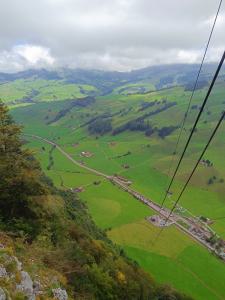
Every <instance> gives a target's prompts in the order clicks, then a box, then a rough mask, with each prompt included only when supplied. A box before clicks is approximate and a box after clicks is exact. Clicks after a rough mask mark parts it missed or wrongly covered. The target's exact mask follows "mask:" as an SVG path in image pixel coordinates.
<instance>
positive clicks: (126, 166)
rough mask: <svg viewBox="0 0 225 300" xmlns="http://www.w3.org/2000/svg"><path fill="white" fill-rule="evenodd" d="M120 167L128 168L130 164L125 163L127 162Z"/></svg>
mask: <svg viewBox="0 0 225 300" xmlns="http://www.w3.org/2000/svg"><path fill="white" fill-rule="evenodd" d="M122 167H123V168H124V169H129V168H130V166H129V165H127V164H123V165H122Z"/></svg>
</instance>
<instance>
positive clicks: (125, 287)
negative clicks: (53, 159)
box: [0, 103, 190, 300]
mask: <svg viewBox="0 0 225 300" xmlns="http://www.w3.org/2000/svg"><path fill="white" fill-rule="evenodd" d="M0 178H1V181H0V214H1V219H0V229H1V232H0V243H1V247H0V262H1V274H3V273H4V276H3V275H2V276H1V278H0V287H1V291H0V292H1V293H2V295H3V296H2V297H5V298H1V299H17V300H19V299H20V300H22V299H104V300H107V299H134V300H135V299H140V300H141V299H146V300H147V299H148V300H151V299H154V300H157V299H158V300H176V299H177V300H178V299H179V300H184V299H190V298H189V297H186V296H184V295H181V294H180V293H177V292H176V291H174V290H173V289H172V288H170V287H169V286H160V285H158V284H157V283H155V282H154V281H153V279H152V278H151V277H150V276H149V275H148V274H146V273H145V272H144V271H143V270H141V269H140V267H139V266H138V265H137V264H136V263H135V262H133V261H131V260H130V259H128V258H127V257H126V255H125V253H124V251H123V250H122V249H120V248H118V247H115V246H114V245H113V244H112V242H111V241H110V240H109V239H108V238H107V237H106V235H105V233H104V231H102V230H100V229H98V228H97V227H96V225H95V224H94V222H93V221H92V219H91V217H90V216H89V214H88V212H87V209H86V206H85V205H84V204H83V203H82V202H80V200H79V199H78V197H77V196H75V194H74V193H72V192H69V191H62V190H61V191H60V190H58V189H56V188H55V187H54V185H53V184H52V182H51V180H49V179H48V178H46V176H45V175H44V174H43V172H42V170H41V168H40V165H39V163H38V162H37V161H36V159H35V158H34V157H33V154H32V153H31V152H30V151H28V150H27V149H26V141H25V140H24V139H22V138H21V128H20V127H19V126H17V125H16V124H15V123H14V122H13V120H12V118H11V117H10V115H9V113H8V110H7V108H6V106H5V105H4V104H2V103H1V104H0ZM15 256H16V257H18V258H16V259H15V258H14V257H15ZM18 259H19V260H20V261H22V263H23V268H24V269H25V270H26V271H28V272H29V274H30V276H31V278H32V279H33V280H35V282H36V285H38V288H36V289H34V290H33V294H32V295H31V294H30V291H29V293H28V291H27V290H26V289H21V286H22V284H23V279H24V278H23V276H24V271H21V268H19V267H18V266H16V265H15V261H18ZM3 269H4V271H5V272H3V271H2V270H3ZM25 273H26V272H25ZM37 282H38V284H37ZM57 289H58V291H61V292H62V293H61V294H60V293H58V294H57V292H56V290H57ZM65 290H66V292H65ZM4 295H5V296H4ZM60 295H61V296H60ZM62 295H63V297H64V298H62ZM67 295H68V296H67ZM6 297H7V298H6ZM10 297H11V298H10ZM32 297H33V298H32ZM60 297H61V298H60Z"/></svg>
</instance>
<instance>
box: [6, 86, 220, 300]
mask: <svg viewBox="0 0 225 300" xmlns="http://www.w3.org/2000/svg"><path fill="white" fill-rule="evenodd" d="M134 86H135V89H136V88H138V86H136V85H134ZM134 86H132V84H131V89H132V93H131V94H129V95H128V94H126V93H123V92H122V93H121V92H120V93H119V92H118V89H117V90H115V91H114V92H113V93H112V94H110V95H107V96H101V97H100V96H99V97H97V98H96V102H95V103H94V104H92V105H89V106H87V107H74V108H72V109H71V110H69V111H68V113H67V114H66V115H64V116H63V117H61V118H60V119H58V120H57V121H56V122H54V123H52V124H51V125H49V124H48V121H49V120H52V119H53V118H54V117H55V116H56V115H57V114H58V113H59V112H60V111H61V110H62V109H64V108H66V107H68V105H69V102H70V101H69V100H64V101H52V102H49V101H48V100H49V99H47V98H46V101H41V102H39V103H38V102H37V103H33V104H32V105H28V106H22V107H17V106H15V107H12V114H13V116H14V118H15V119H16V120H17V121H18V122H20V123H21V124H23V126H24V131H25V132H26V133H32V134H37V135H40V136H42V137H46V138H49V139H51V140H54V141H55V142H57V143H58V144H60V145H61V146H62V147H63V148H64V149H65V150H66V151H67V152H68V153H70V155H71V156H72V157H73V158H74V159H76V160H78V161H83V163H84V164H86V165H87V166H90V167H92V168H96V169H97V170H99V171H102V172H105V173H107V174H109V175H110V174H111V175H112V174H119V175H121V176H124V177H126V178H127V179H129V180H131V181H132V185H131V186H132V188H134V189H136V190H137V191H139V192H141V193H143V194H144V195H146V196H147V197H149V198H151V199H153V200H154V201H155V202H158V203H160V202H161V201H162V197H163V194H164V192H165V190H166V187H167V183H168V179H169V176H171V174H172V171H173V169H174V168H175V165H176V161H177V159H178V157H179V153H180V152H181V150H182V147H183V145H184V143H185V140H186V138H187V135H188V133H189V130H190V128H191V124H192V121H193V119H194V118H195V116H196V115H197V113H198V111H199V108H198V106H199V105H200V102H201V100H202V99H203V97H204V95H205V93H206V89H205V88H204V89H202V90H199V91H197V92H196V94H195V97H194V99H193V106H192V107H191V110H190V114H189V115H188V118H187V122H186V124H185V130H184V132H183V135H182V139H181V143H180V145H179V147H178V149H177V150H178V151H177V153H176V155H174V158H173V159H174V163H173V165H172V169H171V172H170V173H169V175H168V172H169V169H170V168H169V167H170V164H171V159H172V156H173V155H172V153H173V151H174V147H175V144H176V139H177V135H178V133H179V131H178V130H175V131H174V132H172V133H171V134H170V135H169V136H167V137H165V138H164V139H162V138H160V137H159V136H158V135H157V133H154V134H153V135H151V136H150V137H147V136H145V134H144V132H140V131H129V130H126V131H124V132H122V133H120V134H118V135H112V134H111V133H109V134H106V135H103V136H96V135H90V134H89V132H88V129H87V126H85V125H84V124H86V123H87V122H90V120H91V119H92V118H93V117H96V116H102V115H104V114H106V113H107V114H110V115H112V117H111V122H112V126H113V128H116V127H118V126H121V125H123V124H125V123H126V122H129V121H131V120H134V119H135V118H137V117H141V116H143V115H144V114H150V113H152V112H154V111H156V110H157V109H160V108H162V107H163V106H164V103H163V99H166V102H167V103H172V102H174V101H176V105H174V106H172V107H169V108H168V109H165V110H164V111H162V112H160V113H155V114H153V115H151V116H150V117H146V118H145V121H146V122H147V121H148V122H149V123H150V124H151V125H152V126H157V127H158V128H162V127H163V126H177V125H179V123H180V122H181V120H182V118H183V115H184V112H185V109H186V107H187V101H188V99H189V97H190V92H188V91H185V90H184V89H183V88H182V87H174V88H170V89H166V90H162V91H153V92H150V93H145V94H134V93H133V92H134V91H135V89H134ZM128 87H129V88H130V85H128V86H127V85H126V86H124V88H125V90H124V91H127V88H128ZM142 87H143V86H142ZM149 88H150V87H149ZM46 91H47V92H48V91H49V95H52V94H53V92H52V90H51V89H50V88H49V87H46ZM67 92H68V93H70V89H69V88H68V91H67ZM43 93H44V92H43ZM224 93H225V88H224V85H223V84H221V83H218V84H217V86H216V89H215V91H213V93H212V95H211V97H210V101H209V103H208V106H207V108H206V109H205V111H204V114H203V116H202V118H201V120H200V124H199V126H198V130H197V132H196V133H195V135H194V139H193V142H192V143H191V147H190V148H189V149H188V152H187V154H186V156H185V159H184V162H183V164H182V166H181V169H180V170H179V173H178V176H177V177H176V180H175V183H174V185H173V186H172V190H171V191H172V193H173V194H172V196H171V197H170V198H168V199H167V201H166V205H167V206H168V207H171V205H172V204H173V201H175V200H176V197H177V195H178V193H179V191H180V189H181V187H182V185H183V183H184V181H185V179H186V178H187V176H188V173H189V172H190V170H191V168H192V167H193V165H194V163H195V160H196V158H197V157H198V155H199V154H200V152H201V150H202V148H203V146H204V143H205V140H206V139H207V137H209V135H210V132H211V130H212V128H213V126H214V125H215V121H216V119H217V118H218V117H219V116H220V113H221V111H222V110H223V107H224V100H223V99H224V97H223V95H224ZM52 100H54V99H53V98H52ZM57 100H59V99H57ZM38 101H39V100H38ZM155 101H156V103H155V104H154V105H152V106H148V107H147V108H144V110H142V107H143V105H142V104H143V102H145V103H153V102H155ZM224 134H225V126H224V123H223V125H222V127H221V129H220V130H219V132H218V135H217V136H216V138H215V139H214V141H213V143H212V145H211V146H210V148H209V150H208V151H207V153H206V156H205V157H204V158H205V159H209V160H210V161H211V162H212V163H213V165H212V166H211V167H207V166H205V165H203V164H201V165H200V166H199V168H198V170H197V172H196V174H195V176H194V178H193V180H192V181H191V184H190V185H189V186H188V189H187V191H186V192H185V194H184V195H183V197H182V199H181V202H180V205H182V206H183V207H184V208H185V209H187V211H186V212H187V213H190V214H193V215H196V216H199V215H203V216H205V217H208V218H210V219H211V220H214V223H213V224H212V228H213V229H214V230H216V232H217V233H218V234H219V235H220V236H221V237H223V238H225V218H223V217H224V216H225V200H224V183H223V181H221V179H225V161H224V159H223V153H224ZM27 145H28V146H29V147H30V148H31V149H34V151H35V153H36V155H37V157H38V159H39V160H40V162H41V164H42V167H43V169H44V170H45V172H46V174H47V175H48V176H49V177H51V178H52V180H53V181H54V183H55V184H56V185H57V186H58V187H60V188H66V189H69V188H76V187H80V186H83V188H84V191H83V192H82V193H80V194H79V196H80V198H81V199H82V200H83V201H85V202H86V203H87V206H88V208H89V210H90V212H91V214H92V216H93V218H94V220H95V222H96V223H97V224H98V225H99V226H100V227H101V228H103V229H105V230H107V232H108V235H109V237H110V238H111V239H112V240H113V241H114V242H116V243H118V244H119V245H121V247H123V248H124V249H125V250H126V252H127V254H128V255H129V256H130V257H132V258H133V259H134V260H136V261H138V262H139V264H140V265H141V266H142V267H143V268H144V269H145V270H147V271H149V272H150V273H151V274H152V275H153V276H154V277H155V278H156V279H157V280H158V281H160V282H164V283H165V282H167V283H170V284H172V285H173V286H174V287H176V288H177V289H179V290H181V291H184V292H186V293H188V294H190V295H192V296H193V297H195V298H196V299H198V300H205V299H210V300H211V299H212V300H214V299H225V298H224V290H225V284H224V280H223V278H224V275H225V266H224V264H223V263H222V262H221V261H219V260H218V259H217V258H215V257H214V256H213V255H212V254H210V253H209V252H208V251H207V250H206V249H204V248H203V247H202V246H200V245H198V244H197V243H196V242H194V241H193V240H191V239H190V238H189V237H188V236H186V235H184V234H183V233H182V232H180V231H178V230H177V229H176V228H174V227H170V228H168V229H166V230H165V231H164V232H163V236H162V237H161V238H160V240H159V241H158V242H157V243H156V244H155V245H152V240H153V239H154V238H155V236H156V234H157V232H158V228H156V227H153V226H152V225H151V224H150V223H148V222H147V221H146V219H145V218H146V217H147V216H149V215H152V214H153V211H151V210H150V209H149V208H147V207H145V206H144V205H142V204H141V203H139V202H137V200H135V199H133V198H132V197H131V196H130V195H129V194H127V193H125V192H123V191H121V190H120V189H118V188H117V187H115V186H113V185H112V184H110V183H109V182H107V181H105V180H104V179H102V178H99V177H98V176H96V175H93V174H91V173H90V172H87V171H86V170H84V169H82V168H80V167H77V166H75V165H73V164H71V162H70V161H68V160H67V159H66V158H65V157H63V156H62V154H60V153H59V152H58V151H57V150H53V151H52V154H51V155H52V157H53V162H54V163H53V165H52V166H51V167H50V169H49V163H50V159H49V155H50V154H49V151H51V147H50V146H49V145H47V144H45V145H44V144H43V143H42V142H40V141H33V140H30V143H29V144H27ZM43 147H44V149H43ZM82 151H89V152H91V154H92V156H91V157H82V156H81V152H82ZM125 165H126V166H128V167H127V168H125V167H124V166H125ZM214 177H215V179H213V183H212V184H209V183H208V181H209V179H210V178H214ZM96 181H99V184H97V185H96V184H94V182H96Z"/></svg>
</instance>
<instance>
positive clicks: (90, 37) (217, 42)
mask: <svg viewBox="0 0 225 300" xmlns="http://www.w3.org/2000/svg"><path fill="white" fill-rule="evenodd" d="M224 2H225V1H224ZM0 3H1V9H0V37H1V38H0V71H2V72H8V71H10V72H13V71H19V70H24V69H27V68H35V67H47V68H55V67H63V66H65V67H71V68H77V67H79V68H94V69H105V70H119V71H126V70H131V69H137V68H142V67H146V66H149V65H156V64H164V63H195V62H199V61H200V59H201V57H202V54H203V51H204V46H205V44H206V41H207V39H208V35H209V32H210V29H211V26H212V23H213V18H214V16H215V13H216V10H217V8H218V4H219V0H0ZM224 48H225V5H224V4H223V5H222V7H221V12H220V15H219V18H218V22H217V25H216V28H215V32H214V35H213V38H212V42H211V45H210V50H209V53H208V56H207V60H208V61H216V60H218V57H219V55H220V54H221V53H222V51H223V50H224Z"/></svg>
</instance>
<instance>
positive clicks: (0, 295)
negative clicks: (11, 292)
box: [0, 287, 6, 300]
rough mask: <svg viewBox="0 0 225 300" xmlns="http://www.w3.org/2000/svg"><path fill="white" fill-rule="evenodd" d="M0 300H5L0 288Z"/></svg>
mask: <svg viewBox="0 0 225 300" xmlns="http://www.w3.org/2000/svg"><path fill="white" fill-rule="evenodd" d="M0 300H6V294H5V292H4V290H3V289H2V288H1V287H0Z"/></svg>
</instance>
